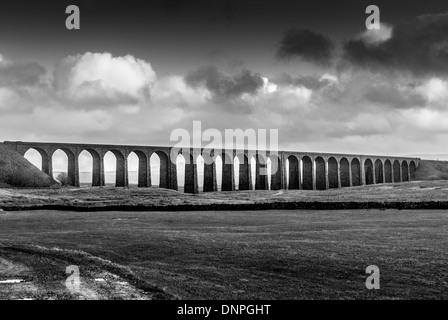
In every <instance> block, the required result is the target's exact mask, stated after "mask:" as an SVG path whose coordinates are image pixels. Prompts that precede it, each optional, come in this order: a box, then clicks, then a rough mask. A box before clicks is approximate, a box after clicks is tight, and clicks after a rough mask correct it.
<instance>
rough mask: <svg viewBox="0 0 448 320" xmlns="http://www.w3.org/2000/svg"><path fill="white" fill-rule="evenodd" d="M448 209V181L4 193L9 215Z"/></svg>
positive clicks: (0, 192)
mask: <svg viewBox="0 0 448 320" xmlns="http://www.w3.org/2000/svg"><path fill="white" fill-rule="evenodd" d="M368 208H379V209H385V208H392V209H408V208H410V209H412V208H421V209H440V208H444V209H448V181H446V180H440V181H415V182H405V183H395V184H377V185H368V186H360V187H352V188H341V189H330V190H324V191H318V190H314V191H313V190H279V191H273V190H265V191H263V190H257V191H237V192H210V193H199V194H194V195H193V194H185V193H183V192H181V191H173V190H167V189H159V188H114V187H104V188H99V187H96V188H92V187H86V188H53V189H51V188H42V189H11V188H9V189H0V209H3V210H31V209H55V210H85V211H95V210H107V211H110V210H133V211H148V210H151V211H153V210H159V211H160V210H164V211H166V210H174V211H178V210H266V209H368Z"/></svg>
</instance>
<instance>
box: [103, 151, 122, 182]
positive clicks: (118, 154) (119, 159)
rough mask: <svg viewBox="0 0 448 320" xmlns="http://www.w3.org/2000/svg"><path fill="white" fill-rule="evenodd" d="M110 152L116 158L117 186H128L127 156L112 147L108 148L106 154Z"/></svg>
mask: <svg viewBox="0 0 448 320" xmlns="http://www.w3.org/2000/svg"><path fill="white" fill-rule="evenodd" d="M108 152H111V153H112V154H113V155H114V156H115V159H116V161H117V162H116V169H115V187H127V181H126V180H127V179H126V175H127V172H126V171H127V168H126V162H127V161H126V160H127V159H126V158H125V156H124V154H123V153H122V152H121V151H120V150H117V149H110V150H107V151H106V153H105V154H104V155H106V154H107V153H108ZM103 158H104V157H103Z"/></svg>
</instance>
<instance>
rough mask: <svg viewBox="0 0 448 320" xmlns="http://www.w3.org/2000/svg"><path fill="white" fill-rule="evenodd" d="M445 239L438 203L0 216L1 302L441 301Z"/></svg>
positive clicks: (447, 252)
mask: <svg viewBox="0 0 448 320" xmlns="http://www.w3.org/2000/svg"><path fill="white" fill-rule="evenodd" d="M447 234H448V211H444V210H439V211H437V210H433V211H424V210H401V211H399V210H347V211H286V210H285V211H247V212H241V211H240V212H239V211H229V212H207V211H205V212H95V213H90V212H84V213H80V212H60V211H32V212H30V211H24V212H0V282H1V281H2V280H7V279H23V280H24V282H23V283H21V284H0V298H3V299H5V298H13V299H17V298H37V299H46V298H56V299H74V298H85V299H95V298H105V299H123V298H124V299H131V298H134V299H145V298H147V299H156V298H162V299H172V298H183V299H407V298H411V299H422V298H429V299H447V298H448V274H447V271H448V269H447V268H448V267H447V266H448V249H447V248H448V238H447ZM71 264H75V265H77V266H79V268H80V275H81V283H82V288H83V291H82V293H80V294H72V293H70V292H69V291H68V290H67V289H66V288H65V286H64V283H65V279H66V278H67V275H66V274H65V268H66V267H67V266H68V265H71ZM369 265H377V266H378V267H379V268H380V286H381V288H380V289H379V290H374V291H369V290H367V289H366V287H365V280H366V278H367V276H368V275H367V274H366V273H365V269H366V267H367V266H369ZM95 278H101V279H103V280H102V281H101V282H96V281H95V280H94V279H95Z"/></svg>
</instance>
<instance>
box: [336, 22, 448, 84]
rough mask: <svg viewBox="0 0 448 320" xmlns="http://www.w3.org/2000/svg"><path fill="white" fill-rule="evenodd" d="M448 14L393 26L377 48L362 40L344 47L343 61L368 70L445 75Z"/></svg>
mask: <svg viewBox="0 0 448 320" xmlns="http://www.w3.org/2000/svg"><path fill="white" fill-rule="evenodd" d="M447 39H448V13H443V14H432V15H423V16H419V17H416V18H413V19H410V20H407V21H406V22H402V23H400V24H398V25H397V26H395V27H394V30H393V33H392V37H391V38H390V39H389V40H386V41H384V42H382V43H379V44H377V45H369V44H367V43H365V41H363V39H358V40H351V41H349V42H347V43H346V44H345V45H344V52H345V55H344V56H345V59H346V60H347V61H349V62H350V63H351V64H353V65H356V66H359V67H362V68H368V69H372V70H373V69H375V68H380V69H381V70H384V69H388V70H397V69H398V70H402V71H409V72H411V73H413V74H415V75H448V41H447Z"/></svg>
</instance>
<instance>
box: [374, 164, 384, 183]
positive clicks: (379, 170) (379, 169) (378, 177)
mask: <svg viewBox="0 0 448 320" xmlns="http://www.w3.org/2000/svg"><path fill="white" fill-rule="evenodd" d="M383 176H384V172H383V162H382V161H381V160H380V159H376V161H375V183H384V179H383Z"/></svg>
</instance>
